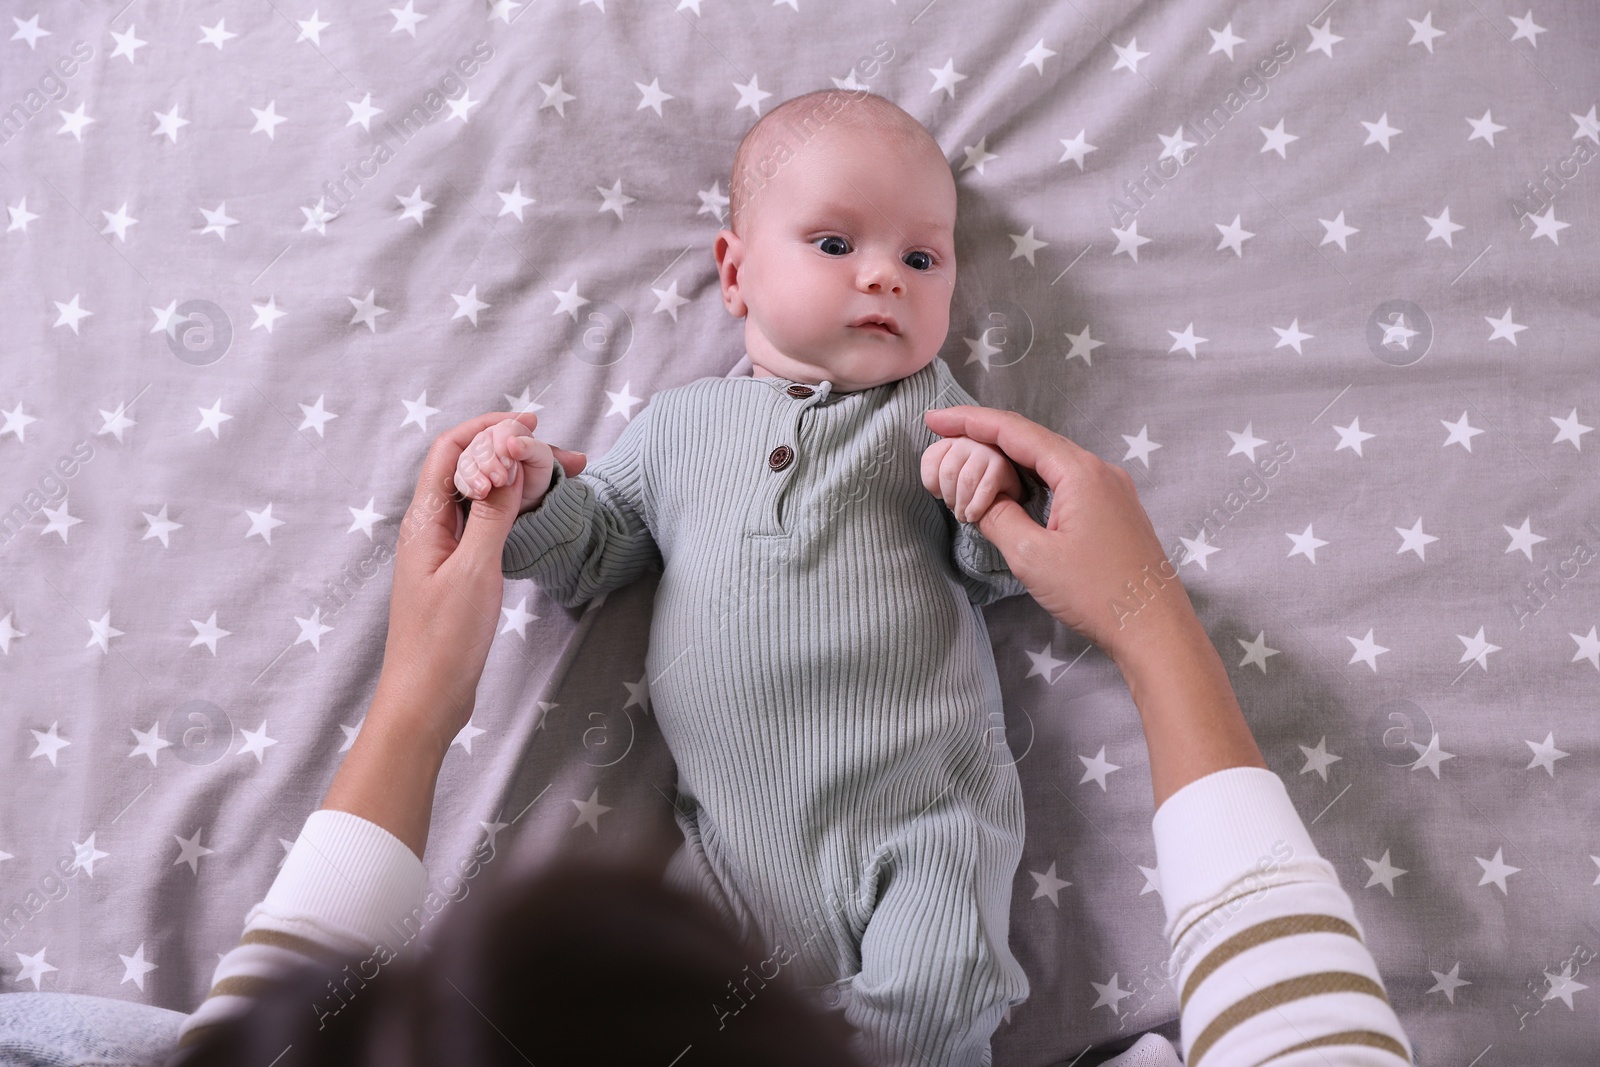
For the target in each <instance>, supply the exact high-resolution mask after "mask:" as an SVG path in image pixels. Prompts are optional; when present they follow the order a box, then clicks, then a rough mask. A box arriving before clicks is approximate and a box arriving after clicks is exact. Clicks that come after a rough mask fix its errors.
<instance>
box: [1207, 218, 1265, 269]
mask: <svg viewBox="0 0 1600 1067" xmlns="http://www.w3.org/2000/svg"><path fill="white" fill-rule="evenodd" d="M1212 225H1213V226H1215V227H1216V228H1217V232H1218V233H1220V234H1222V241H1221V242H1220V243H1219V244H1218V245H1217V251H1218V252H1220V251H1222V250H1223V249H1224V248H1231V249H1233V254H1234V255H1236V256H1238V257H1240V258H1243V256H1244V243H1245V242H1246V241H1248V240H1250V238H1252V237H1254V236H1255V234H1253V233H1251V232H1250V231H1249V230H1247V229H1245V228H1244V227H1243V226H1241V225H1239V216H1238V215H1235V216H1234V217H1233V221H1232V222H1230V223H1228V224H1227V225H1226V226H1224V225H1223V224H1222V223H1220V222H1215V223H1212Z"/></svg>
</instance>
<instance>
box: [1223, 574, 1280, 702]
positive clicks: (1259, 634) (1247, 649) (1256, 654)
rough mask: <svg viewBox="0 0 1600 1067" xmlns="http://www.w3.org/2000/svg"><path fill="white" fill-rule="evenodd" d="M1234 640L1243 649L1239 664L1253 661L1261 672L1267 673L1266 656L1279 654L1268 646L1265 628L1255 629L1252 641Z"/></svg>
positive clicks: (1247, 664)
mask: <svg viewBox="0 0 1600 1067" xmlns="http://www.w3.org/2000/svg"><path fill="white" fill-rule="evenodd" d="M1213 551H1215V549H1213ZM1234 640H1235V641H1237V642H1239V647H1240V648H1242V649H1244V659H1242V660H1240V661H1239V666H1241V667H1248V666H1249V665H1250V664H1252V663H1253V664H1255V665H1256V666H1257V667H1258V668H1260V670H1261V673H1262V674H1266V673H1267V657H1269V656H1276V655H1278V654H1279V650H1278V649H1276V648H1270V647H1268V645H1267V632H1266V631H1265V630H1258V631H1256V637H1255V640H1254V641H1246V640H1245V639H1244V638H1242V637H1235V638H1234Z"/></svg>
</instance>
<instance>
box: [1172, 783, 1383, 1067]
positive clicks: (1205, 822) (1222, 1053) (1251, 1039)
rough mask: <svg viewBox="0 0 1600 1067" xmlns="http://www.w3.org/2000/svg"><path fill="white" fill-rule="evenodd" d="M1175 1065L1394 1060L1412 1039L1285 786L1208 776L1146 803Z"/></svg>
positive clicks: (1286, 1066) (1291, 1066)
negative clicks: (1158, 802) (1167, 950)
mask: <svg viewBox="0 0 1600 1067" xmlns="http://www.w3.org/2000/svg"><path fill="white" fill-rule="evenodd" d="M1153 828H1154V831H1155V839H1156V863H1157V867H1158V869H1159V877H1160V881H1161V891H1162V898H1163V902H1164V904H1165V907H1166V910H1167V936H1168V939H1169V941H1170V942H1171V944H1172V960H1171V964H1170V967H1169V975H1170V976H1171V977H1172V978H1173V982H1174V986H1175V988H1176V989H1177V992H1178V1005H1179V1011H1180V1017H1181V1026H1182V1033H1183V1049H1184V1062H1185V1063H1186V1064H1187V1065H1188V1067H1200V1065H1201V1064H1206V1065H1214V1067H1231V1065H1234V1064H1252V1065H1253V1064H1260V1063H1265V1062H1268V1061H1270V1062H1271V1063H1272V1064H1273V1067H1300V1065H1302V1064H1306V1065H1309V1064H1314V1063H1320V1062H1323V1060H1322V1057H1324V1056H1326V1055H1328V1054H1329V1052H1330V1051H1331V1050H1334V1049H1337V1052H1336V1053H1334V1054H1335V1055H1336V1056H1337V1057H1338V1062H1340V1063H1350V1064H1361V1065H1368V1064H1371V1065H1384V1067H1400V1065H1402V1064H1406V1063H1409V1062H1410V1058H1411V1048H1410V1045H1409V1043H1408V1042H1407V1040H1406V1036H1405V1031H1404V1030H1403V1029H1402V1028H1401V1026H1400V1020H1399V1018H1398V1017H1397V1016H1396V1015H1395V1013H1394V1009H1393V1008H1392V1007H1391V1006H1390V1004H1389V999H1388V995H1387V993H1386V991H1385V990H1384V987H1383V982H1382V979H1381V977H1380V976H1379V974H1378V969H1377V964H1376V962H1375V961H1374V960H1373V958H1372V953H1371V951H1370V950H1369V949H1368V948H1367V946H1366V943H1365V939H1364V934H1363V932H1362V929H1361V925H1360V923H1359V922H1358V921H1357V919H1356V916H1355V909H1354V907H1353V906H1352V904H1351V902H1350V897H1349V896H1348V894H1346V893H1345V891H1344V890H1343V889H1341V888H1340V887H1339V879H1338V875H1337V874H1336V873H1335V872H1334V869H1333V868H1332V866H1330V865H1329V864H1328V862H1327V861H1326V860H1324V859H1322V857H1321V856H1319V855H1318V854H1317V850H1316V846H1315V845H1313V844H1312V842H1311V838H1310V835H1309V834H1308V833H1307V831H1306V827H1305V825H1304V823H1302V822H1301V820H1300V817H1299V815H1298V814H1296V812H1295V810H1294V806H1293V804H1291V803H1290V801H1289V795H1288V791H1287V790H1286V789H1284V786H1283V782H1282V780H1281V779H1279V778H1278V776H1277V775H1275V774H1273V773H1272V772H1271V771H1268V770H1265V769H1262V768H1259V767H1234V768H1230V769H1228V770H1224V771H1218V772H1216V773H1214V774H1210V775H1207V776H1206V777H1204V778H1201V779H1199V780H1198V781H1195V782H1192V783H1190V784H1189V785H1187V786H1185V787H1184V788H1183V789H1180V790H1178V791H1177V792H1176V793H1174V794H1173V795H1172V796H1171V797H1169V798H1168V799H1167V801H1166V803H1164V804H1163V805H1162V806H1161V808H1160V810H1158V811H1157V812H1156V816H1155V822H1154V827H1153Z"/></svg>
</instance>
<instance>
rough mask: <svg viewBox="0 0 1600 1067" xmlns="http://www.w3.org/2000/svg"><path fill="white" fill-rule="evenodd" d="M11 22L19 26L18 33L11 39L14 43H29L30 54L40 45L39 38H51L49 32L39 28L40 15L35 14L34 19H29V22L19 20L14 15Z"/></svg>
mask: <svg viewBox="0 0 1600 1067" xmlns="http://www.w3.org/2000/svg"><path fill="white" fill-rule="evenodd" d="M11 21H12V22H15V23H16V24H17V32H16V33H13V34H12V35H11V39H12V40H13V41H25V42H27V45H28V51H30V52H31V51H34V50H35V49H36V48H37V46H38V44H39V38H41V37H49V36H50V31H49V30H45V29H40V28H39V16H38V14H35V15H34V16H33V18H31V19H29V20H28V21H27V22H23V21H22V20H21V19H19V18H17V16H15V15H12V16H11Z"/></svg>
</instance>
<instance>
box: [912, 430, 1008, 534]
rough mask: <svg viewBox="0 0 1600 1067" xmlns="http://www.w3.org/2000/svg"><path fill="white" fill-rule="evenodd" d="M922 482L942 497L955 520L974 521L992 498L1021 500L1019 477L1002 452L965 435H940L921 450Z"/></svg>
mask: <svg viewBox="0 0 1600 1067" xmlns="http://www.w3.org/2000/svg"><path fill="white" fill-rule="evenodd" d="M922 484H923V485H924V486H925V487H926V488H927V490H928V492H930V493H932V494H933V495H934V496H936V497H940V498H942V499H943V500H944V502H945V505H946V506H947V507H949V508H950V510H951V511H952V512H953V513H954V514H955V517H956V521H957V522H977V521H978V520H980V519H982V518H983V517H984V515H986V514H988V511H989V508H990V507H991V506H992V505H993V504H994V502H995V500H997V499H998V498H999V497H1002V496H1008V497H1010V498H1011V499H1012V500H1015V501H1016V502H1017V503H1019V504H1020V503H1022V479H1021V478H1019V477H1018V476H1017V470H1016V468H1015V467H1013V466H1012V465H1011V461H1010V460H1009V459H1007V458H1006V456H1005V454H1004V453H1003V452H1001V451H1000V450H999V449H997V448H994V447H993V446H991V445H986V444H983V443H981V442H978V441H974V440H972V439H971V438H967V437H943V438H940V439H939V440H937V441H935V442H934V443H933V444H931V445H929V446H928V449H927V451H925V452H923V453H922Z"/></svg>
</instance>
